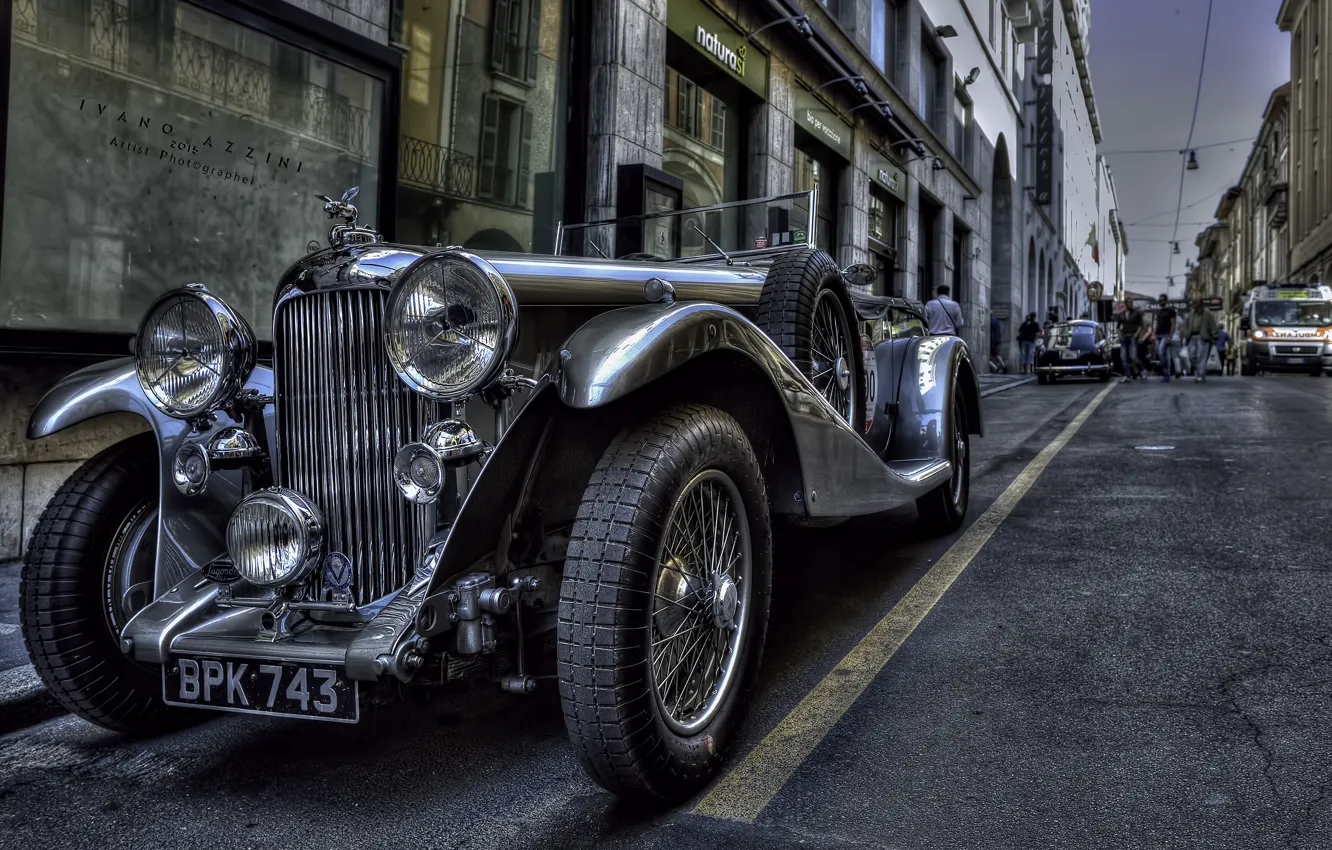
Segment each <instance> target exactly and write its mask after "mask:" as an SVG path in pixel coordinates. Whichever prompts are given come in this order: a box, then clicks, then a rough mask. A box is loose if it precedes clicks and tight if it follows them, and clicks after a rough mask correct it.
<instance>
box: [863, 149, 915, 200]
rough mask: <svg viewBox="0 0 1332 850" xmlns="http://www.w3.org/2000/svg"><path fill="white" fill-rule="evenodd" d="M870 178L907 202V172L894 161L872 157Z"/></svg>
mask: <svg viewBox="0 0 1332 850" xmlns="http://www.w3.org/2000/svg"><path fill="white" fill-rule="evenodd" d="M870 179H871V180H873V181H874V182H875V183H878V184H879V185H880V186H882V187H883V188H884V189H886V190H888V194H890V195H892V196H893V197H894V198H897V199H898V200H899V201H902V202H903V203H905V202H906V172H905V171H903V170H902V169H900V168H898V167H897V166H896V165H894V164H893V163H891V162H889V161H888V160H886V159H879V158H878V157H874V158H872V159H870Z"/></svg>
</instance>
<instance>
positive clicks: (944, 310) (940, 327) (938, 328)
mask: <svg viewBox="0 0 1332 850" xmlns="http://www.w3.org/2000/svg"><path fill="white" fill-rule="evenodd" d="M948 292H949V289H948V287H947V286H943V285H940V286H939V288H938V289H936V290H934V297H933V298H931V299H930V300H929V302H928V303H926V304H925V319H926V321H928V322H929V325H930V333H932V334H947V335H951V336H957V335H958V333H960V332H961V330H962V325H963V324H964V323H963V321H962V308H961V307H960V306H958V303H957V302H956V301H954V300H953V299H951V298H949V297H948Z"/></svg>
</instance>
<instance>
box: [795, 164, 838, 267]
mask: <svg viewBox="0 0 1332 850" xmlns="http://www.w3.org/2000/svg"><path fill="white" fill-rule="evenodd" d="M811 147H812V146H811ZM794 164H795V174H794V180H793V186H792V187H791V188H792V191H794V192H808V191H810V190H811V189H817V190H818V197H817V198H816V203H817V204H818V206H817V207H816V208H815V220H816V225H815V227H814V244H815V245H816V246H818V247H819V248H822V249H823V250H824V251H827V252H828V253H829V254H832V253H833V252H834V249H835V247H836V245H837V239H836V225H837V213H836V210H837V180H836V176H835V175H836V170H835V169H833V168H831V167H830V166H829V165H828V164H827V163H826V162H822V161H820V160H819V158H817V157H815V156H814V155H813V154H812V153H810V152H808V151H806V150H802V149H801V148H796V151H795V163H794Z"/></svg>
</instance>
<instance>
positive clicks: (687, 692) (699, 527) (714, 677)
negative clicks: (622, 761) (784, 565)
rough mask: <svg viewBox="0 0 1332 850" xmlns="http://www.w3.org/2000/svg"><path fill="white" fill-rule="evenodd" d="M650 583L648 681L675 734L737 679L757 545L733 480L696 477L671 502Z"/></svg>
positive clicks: (705, 718)
mask: <svg viewBox="0 0 1332 850" xmlns="http://www.w3.org/2000/svg"><path fill="white" fill-rule="evenodd" d="M655 572H656V574H655V575H654V576H653V579H652V583H651V585H650V586H651V588H652V590H653V593H652V601H651V609H650V613H651V619H650V626H649V628H648V636H649V664H648V667H649V673H650V675H649V678H650V682H651V689H652V695H653V699H654V700H655V701H656V703H657V707H658V709H659V710H660V712H661V716H662V719H663V720H664V721H665V723H666V725H667V726H668V727H669V728H670V729H671V730H672V731H673V732H675V733H676V734H679V735H693V734H696V733H697V732H699V731H700V730H701V729H703V728H704V727H705V726H707V724H708V723H709V722H710V721H711V720H712V718H713V717H714V716H715V715H716V713H717V710H718V708H719V706H720V705H721V704H722V702H723V701H724V700H725V697H726V695H727V693H728V689H729V688H730V687H731V686H732V685H733V683H734V682H735V680H736V678H737V674H738V672H739V668H740V666H741V664H740V661H739V654H740V648H741V647H742V646H743V642H744V639H745V636H746V626H747V623H748V617H747V613H748V608H749V599H750V586H751V584H752V582H753V579H752V550H751V546H750V538H749V519H748V516H747V514H746V512H745V506H744V501H743V499H742V498H741V496H740V491H739V489H738V488H737V487H736V485H735V482H734V481H732V480H731V478H730V477H729V476H728V475H726V473H724V472H721V471H720V470H715V469H710V470H705V471H703V472H700V473H698V474H697V475H695V476H694V477H693V478H692V479H690V481H689V482H688V483H687V484H686V485H685V487H684V489H683V490H682V491H681V493H680V496H679V497H678V498H677V499H676V501H675V504H674V505H673V506H672V507H671V510H670V513H669V514H668V516H667V520H666V523H665V533H664V535H663V539H662V541H661V551H660V553H659V555H658V557H657V564H656V567H655Z"/></svg>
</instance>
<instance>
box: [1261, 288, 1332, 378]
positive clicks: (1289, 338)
mask: <svg viewBox="0 0 1332 850" xmlns="http://www.w3.org/2000/svg"><path fill="white" fill-rule="evenodd" d="M1240 332H1241V333H1242V334H1243V336H1244V338H1243V339H1242V340H1241V341H1240V351H1239V358H1240V374H1241V375H1257V374H1258V373H1259V372H1307V373H1309V374H1310V375H1321V374H1324V373H1326V374H1328V375H1329V376H1332V287H1329V286H1323V285H1320V284H1281V285H1274V286H1257V287H1254V288H1253V289H1252V290H1251V291H1250V292H1249V300H1248V303H1246V304H1245V305H1244V313H1243V314H1242V315H1241V317H1240Z"/></svg>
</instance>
